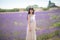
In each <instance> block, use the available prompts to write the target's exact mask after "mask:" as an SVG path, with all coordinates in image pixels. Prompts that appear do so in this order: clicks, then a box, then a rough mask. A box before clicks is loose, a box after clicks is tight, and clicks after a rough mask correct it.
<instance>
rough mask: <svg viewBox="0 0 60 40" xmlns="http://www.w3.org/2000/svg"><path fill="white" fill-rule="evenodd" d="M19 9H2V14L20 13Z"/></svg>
mask: <svg viewBox="0 0 60 40" xmlns="http://www.w3.org/2000/svg"><path fill="white" fill-rule="evenodd" d="M18 11H19V9H17V8H14V9H0V12H18Z"/></svg>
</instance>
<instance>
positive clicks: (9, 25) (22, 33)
mask: <svg viewBox="0 0 60 40" xmlns="http://www.w3.org/2000/svg"><path fill="white" fill-rule="evenodd" d="M35 15H36V23H37V24H36V25H37V28H40V30H37V31H36V35H37V37H38V36H39V35H42V34H49V33H52V32H54V31H56V30H59V29H60V28H58V27H54V26H52V24H53V23H54V22H60V10H53V11H43V12H35ZM26 29H27V12H1V13H0V40H25V38H26Z"/></svg>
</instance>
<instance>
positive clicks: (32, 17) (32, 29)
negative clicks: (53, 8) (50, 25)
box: [26, 8, 36, 40]
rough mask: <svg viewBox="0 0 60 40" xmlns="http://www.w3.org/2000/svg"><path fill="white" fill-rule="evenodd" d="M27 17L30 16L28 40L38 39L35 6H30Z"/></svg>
mask: <svg viewBox="0 0 60 40" xmlns="http://www.w3.org/2000/svg"><path fill="white" fill-rule="evenodd" d="M27 18H28V27H27V35H26V40H36V20H35V14H34V9H33V8H29V10H28V17H27Z"/></svg>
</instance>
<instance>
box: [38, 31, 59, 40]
mask: <svg viewBox="0 0 60 40" xmlns="http://www.w3.org/2000/svg"><path fill="white" fill-rule="evenodd" d="M58 35H59V30H56V31H55V32H53V33H49V34H42V35H40V36H38V37H37V40H48V39H52V38H54V37H55V36H58Z"/></svg>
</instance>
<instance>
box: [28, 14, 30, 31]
mask: <svg viewBox="0 0 60 40" xmlns="http://www.w3.org/2000/svg"><path fill="white" fill-rule="evenodd" d="M28 27H29V31H31V28H30V16H29V15H28Z"/></svg>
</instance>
